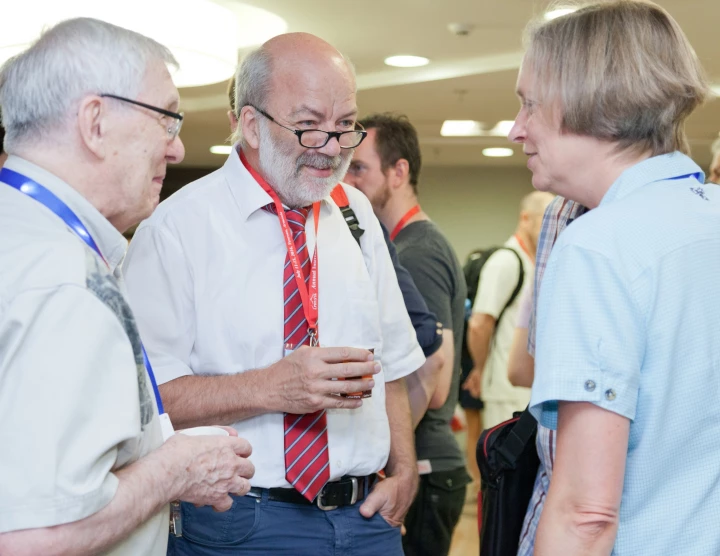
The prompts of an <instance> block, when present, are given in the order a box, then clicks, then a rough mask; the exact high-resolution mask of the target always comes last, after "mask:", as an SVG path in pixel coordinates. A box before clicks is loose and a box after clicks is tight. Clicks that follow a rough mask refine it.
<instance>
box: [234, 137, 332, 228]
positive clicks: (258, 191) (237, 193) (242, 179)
mask: <svg viewBox="0 0 720 556" xmlns="http://www.w3.org/2000/svg"><path fill="white" fill-rule="evenodd" d="M222 172H223V174H224V175H225V180H226V181H227V183H228V185H229V186H230V192H231V193H232V195H233V197H234V198H235V202H236V203H237V205H238V209H239V210H240V216H241V218H242V220H243V222H245V221H247V219H248V218H250V216H251V215H252V214H253V213H254V212H256V211H258V210H260V209H262V208H263V207H264V206H266V205H269V204H271V203H272V202H273V200H272V198H271V197H270V195H268V194H267V193H265V191H264V190H263V188H262V187H261V186H260V184H259V183H258V182H257V181H255V178H253V176H252V174H250V172H249V171H248V169H247V168H245V165H244V164H243V163H242V161H241V160H240V144H239V143H235V145H233V150H232V152H231V153H230V156H228V159H227V160H226V161H225V164H224V165H223V167H222ZM329 203H330V196H329V195H328V196H327V197H325V198H323V199H322V200H321V203H320V208H321V211H325V212H327V211H328V210H330V205H329ZM283 206H284V205H283ZM285 208H286V209H287V207H285Z"/></svg>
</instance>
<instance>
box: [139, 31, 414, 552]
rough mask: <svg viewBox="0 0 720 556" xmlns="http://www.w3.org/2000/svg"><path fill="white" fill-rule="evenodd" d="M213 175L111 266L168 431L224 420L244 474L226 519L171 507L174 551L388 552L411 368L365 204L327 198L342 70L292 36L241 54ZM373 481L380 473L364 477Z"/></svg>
mask: <svg viewBox="0 0 720 556" xmlns="http://www.w3.org/2000/svg"><path fill="white" fill-rule="evenodd" d="M236 88H237V100H238V102H237V110H238V115H239V118H238V120H239V126H238V131H237V134H236V135H237V137H236V138H237V139H238V140H239V141H238V143H236V145H235V148H234V149H233V152H232V153H231V155H230V156H229V158H228V160H227V162H226V163H225V165H224V166H223V168H221V169H220V170H218V171H216V172H214V173H212V174H210V175H209V176H206V177H205V178H202V179H200V180H198V181H197V182H195V183H193V184H190V185H189V186H187V187H185V188H183V189H182V190H181V191H179V192H178V193H176V194H175V195H174V196H173V197H171V198H170V199H168V200H167V201H165V202H164V203H162V204H161V205H160V207H159V208H158V210H157V212H156V214H155V216H154V217H152V218H150V219H149V220H147V221H146V222H145V223H143V225H141V227H140V228H139V229H138V231H137V232H136V235H135V238H134V239H133V242H132V246H131V248H130V251H129V253H128V257H127V260H126V266H125V270H126V279H127V283H128V289H129V291H130V299H131V303H132V304H133V307H134V310H135V311H136V314H137V318H138V322H139V326H140V329H141V333H142V334H143V338H144V340H145V343H146V346H147V349H148V353H149V355H150V357H151V358H152V360H153V366H154V367H155V368H156V375H157V377H158V382H160V383H161V386H160V391H161V394H162V396H163V400H164V402H165V406H166V408H167V411H168V413H169V414H170V416H171V418H172V420H173V422H174V423H176V426H190V425H203V424H209V423H217V422H220V423H226V424H232V426H234V427H235V428H236V429H237V430H238V432H239V433H240V434H241V435H242V436H244V437H245V438H247V439H248V440H249V441H250V443H251V444H252V446H253V456H252V460H253V463H254V464H255V467H256V475H255V477H254V479H253V480H252V481H251V484H252V487H253V488H252V489H251V491H250V493H249V494H248V496H247V497H246V498H244V499H242V498H237V499H236V500H235V503H234V505H233V508H232V509H231V510H230V511H229V512H228V513H227V514H217V513H215V512H213V511H212V510H210V509H206V508H195V507H194V506H192V505H183V507H182V516H183V518H184V519H183V533H182V537H175V536H171V539H170V553H171V554H199V553H202V554H236V553H238V552H239V551H248V552H253V551H255V553H261V554H282V553H287V554H294V555H296V554H334V553H337V552H338V551H342V550H348V551H352V553H353V554H368V555H375V554H380V553H382V554H398V555H400V554H402V548H401V540H400V528H399V527H400V524H401V523H402V520H403V518H404V516H405V513H406V511H407V509H408V507H409V506H410V503H411V502H412V499H413V496H414V493H415V489H416V487H417V473H416V464H415V454H414V448H413V437H412V425H411V420H410V410H409V402H408V395H407V389H406V385H405V380H404V377H405V376H407V375H408V374H410V373H412V372H413V371H415V370H416V369H417V368H419V367H420V366H421V365H422V364H423V361H424V357H423V354H422V350H421V349H420V347H419V346H418V344H417V340H416V339H415V333H414V330H413V327H412V325H411V323H410V320H409V318H408V315H407V311H406V310H405V308H404V304H403V300H402V296H401V294H400V290H399V288H398V284H397V280H396V279H395V274H394V271H393V270H392V263H391V261H390V257H389V254H388V250H387V247H386V245H385V242H384V239H383V235H382V231H381V229H380V225H379V223H378V221H377V219H376V218H375V217H374V216H373V213H372V207H371V206H370V203H369V202H368V201H367V199H366V198H365V197H364V196H363V195H362V194H360V193H359V192H357V191H355V190H354V189H353V188H350V187H346V188H345V190H346V194H347V196H348V197H349V198H350V201H351V203H352V206H353V207H354V210H355V212H356V213H357V217H358V220H360V221H361V222H363V224H364V227H365V233H364V234H363V235H362V237H361V238H360V246H359V247H358V243H357V242H356V240H355V238H354V237H353V236H352V234H351V232H350V229H349V228H348V226H347V224H346V222H345V220H344V219H343V216H342V213H341V212H340V210H339V208H338V206H337V205H336V204H335V203H334V202H333V201H332V200H331V198H330V191H331V190H332V189H333V188H334V187H335V186H336V185H337V184H338V182H339V180H340V179H341V178H342V176H344V174H345V171H346V170H347V167H348V164H349V162H350V158H351V156H352V151H353V149H354V148H355V147H356V146H357V145H359V144H360V142H361V141H362V140H363V138H364V136H365V133H364V132H362V131H356V130H355V121H356V116H357V106H356V102H355V90H356V86H355V78H354V74H353V70H352V68H351V66H350V65H349V64H348V62H347V61H346V60H345V59H344V58H343V57H342V55H341V54H340V53H339V52H338V51H337V50H335V49H334V48H333V47H332V46H330V45H329V44H327V43H325V42H324V41H322V40H320V39H318V38H317V37H314V36H312V35H307V34H300V33H296V34H288V35H282V36H279V37H276V38H274V39H272V40H270V41H268V42H267V43H266V44H265V45H263V46H262V47H261V48H260V49H258V50H256V51H254V52H253V53H251V54H249V55H248V56H247V57H246V59H245V60H244V61H243V63H242V65H241V67H240V68H239V70H238V74H237V76H236ZM382 469H385V472H386V474H387V478H386V479H384V480H379V478H378V475H377V473H378V472H379V471H381V470H382Z"/></svg>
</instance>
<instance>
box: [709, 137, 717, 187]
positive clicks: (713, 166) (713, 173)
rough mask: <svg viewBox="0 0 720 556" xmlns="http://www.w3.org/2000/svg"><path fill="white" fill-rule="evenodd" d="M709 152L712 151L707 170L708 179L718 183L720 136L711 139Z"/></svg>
mask: <svg viewBox="0 0 720 556" xmlns="http://www.w3.org/2000/svg"><path fill="white" fill-rule="evenodd" d="M710 152H711V153H712V161H711V162H710V169H709V171H708V181H709V182H710V183H716V184H720V137H718V138H717V139H715V141H713V144H712V146H711V147H710Z"/></svg>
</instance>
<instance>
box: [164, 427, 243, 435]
mask: <svg viewBox="0 0 720 556" xmlns="http://www.w3.org/2000/svg"><path fill="white" fill-rule="evenodd" d="M177 432H179V433H180V434H186V435H187V436H230V433H229V432H228V431H226V430H225V429H221V428H220V427H192V428H190V429H182V430H179V431H177Z"/></svg>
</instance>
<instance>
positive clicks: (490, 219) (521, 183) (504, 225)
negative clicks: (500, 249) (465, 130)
mask: <svg viewBox="0 0 720 556" xmlns="http://www.w3.org/2000/svg"><path fill="white" fill-rule="evenodd" d="M530 177H531V175H530V172H529V171H528V170H527V169H525V168H484V169H483V168H473V167H448V168H443V167H437V166H436V167H429V168H423V170H422V172H421V175H420V184H419V186H418V192H419V196H420V204H421V205H422V208H423V210H424V211H425V212H427V213H428V215H430V218H432V220H433V221H435V223H436V224H437V225H438V226H439V227H440V228H441V229H442V231H443V232H444V233H445V235H446V236H447V238H448V239H449V240H450V243H452V245H453V247H454V248H455V252H456V253H457V256H458V258H459V259H460V262H461V263H464V262H465V257H466V256H467V254H468V253H469V252H470V251H471V250H473V249H475V248H477V247H490V246H492V245H502V244H503V243H504V242H505V241H506V240H507V239H508V238H509V237H510V235H511V234H512V233H513V231H515V226H516V225H517V218H518V212H519V206H520V200H521V199H522V198H523V197H524V196H525V195H526V194H528V193H530V192H531V191H532V190H533V189H532V185H531V184H530Z"/></svg>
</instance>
